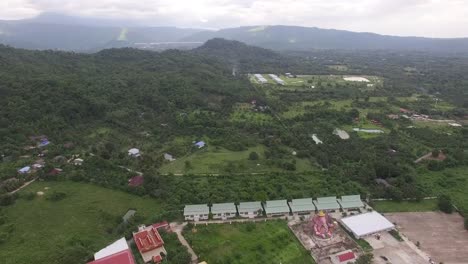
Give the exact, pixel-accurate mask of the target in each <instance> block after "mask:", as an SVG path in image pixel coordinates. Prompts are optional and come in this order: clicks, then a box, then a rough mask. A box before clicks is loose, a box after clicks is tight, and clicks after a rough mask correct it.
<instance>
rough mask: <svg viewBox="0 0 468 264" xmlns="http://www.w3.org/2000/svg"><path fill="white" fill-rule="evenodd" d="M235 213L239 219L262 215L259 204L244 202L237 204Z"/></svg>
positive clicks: (260, 204)
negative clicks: (237, 213) (236, 212)
mask: <svg viewBox="0 0 468 264" xmlns="http://www.w3.org/2000/svg"><path fill="white" fill-rule="evenodd" d="M237 211H238V212H239V216H240V217H247V218H255V217H257V216H261V215H262V213H263V208H262V203H261V202H244V203H239V205H238V206H237Z"/></svg>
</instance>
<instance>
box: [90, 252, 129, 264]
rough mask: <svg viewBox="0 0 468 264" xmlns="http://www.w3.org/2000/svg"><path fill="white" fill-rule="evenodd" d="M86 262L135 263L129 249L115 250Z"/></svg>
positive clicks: (106, 263)
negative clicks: (110, 253)
mask: <svg viewBox="0 0 468 264" xmlns="http://www.w3.org/2000/svg"><path fill="white" fill-rule="evenodd" d="M88 264H135V259H134V258H133V255H132V252H131V251H130V250H129V249H126V250H123V251H120V252H117V253H115V254H112V255H109V256H107V257H104V258H101V259H98V260H94V261H91V262H88Z"/></svg>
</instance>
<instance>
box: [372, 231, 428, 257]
mask: <svg viewBox="0 0 468 264" xmlns="http://www.w3.org/2000/svg"><path fill="white" fill-rule="evenodd" d="M365 240H366V241H367V242H368V243H369V244H370V245H371V246H372V248H373V249H374V251H373V253H374V263H376V264H387V263H392V264H399V263H408V264H428V262H429V261H428V259H427V258H426V257H425V256H424V254H423V253H422V252H418V250H417V248H416V247H412V245H411V244H410V242H406V241H401V242H400V241H398V240H396V239H395V238H394V237H393V236H391V235H390V234H389V233H388V232H382V233H381V234H380V239H377V238H375V237H374V236H370V237H367V238H365Z"/></svg>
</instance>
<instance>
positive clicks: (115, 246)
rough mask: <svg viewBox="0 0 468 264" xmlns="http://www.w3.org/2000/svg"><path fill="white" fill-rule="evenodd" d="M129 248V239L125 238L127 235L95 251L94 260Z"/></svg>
mask: <svg viewBox="0 0 468 264" xmlns="http://www.w3.org/2000/svg"><path fill="white" fill-rule="evenodd" d="M128 249H129V247H128V244H127V241H126V240H125V237H122V238H121V239H119V240H117V241H115V242H114V243H112V244H110V245H108V246H107V247H105V248H103V249H101V250H99V251H98V252H96V253H94V260H98V259H102V258H105V257H107V256H110V255H113V254H115V253H118V252H120V251H124V250H128Z"/></svg>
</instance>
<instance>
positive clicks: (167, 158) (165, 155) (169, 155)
mask: <svg viewBox="0 0 468 264" xmlns="http://www.w3.org/2000/svg"><path fill="white" fill-rule="evenodd" d="M164 159H165V160H168V161H174V160H176V159H174V157H173V156H172V155H171V154H169V153H164Z"/></svg>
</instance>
